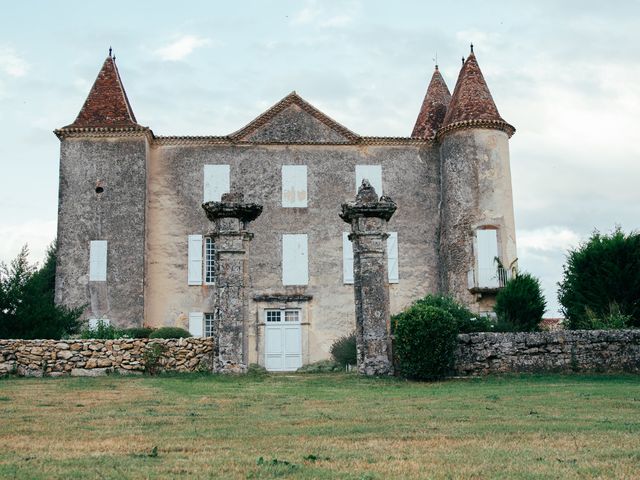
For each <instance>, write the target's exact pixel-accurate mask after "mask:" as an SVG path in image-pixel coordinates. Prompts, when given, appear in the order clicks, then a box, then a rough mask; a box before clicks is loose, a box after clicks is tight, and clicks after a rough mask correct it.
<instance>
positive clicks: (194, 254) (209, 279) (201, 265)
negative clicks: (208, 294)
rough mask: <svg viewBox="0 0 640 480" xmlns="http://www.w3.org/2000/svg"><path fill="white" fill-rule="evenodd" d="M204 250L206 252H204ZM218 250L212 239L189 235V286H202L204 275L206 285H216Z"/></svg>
mask: <svg viewBox="0 0 640 480" xmlns="http://www.w3.org/2000/svg"><path fill="white" fill-rule="evenodd" d="M203 248H204V252H203ZM215 261H216V250H215V244H214V243H213V239H212V238H211V237H204V236H202V235H189V237H188V268H187V269H188V282H187V283H188V285H202V279H203V273H204V283H205V285H211V284H213V283H215V279H216V263H215Z"/></svg>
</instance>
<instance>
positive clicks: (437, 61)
mask: <svg viewBox="0 0 640 480" xmlns="http://www.w3.org/2000/svg"><path fill="white" fill-rule="evenodd" d="M436 70H438V52H436Z"/></svg>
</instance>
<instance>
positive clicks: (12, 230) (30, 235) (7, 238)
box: [0, 220, 57, 263]
mask: <svg viewBox="0 0 640 480" xmlns="http://www.w3.org/2000/svg"><path fill="white" fill-rule="evenodd" d="M56 226H57V222H56V221H55V220H48V221H30V222H24V223H18V224H8V223H5V224H2V225H0V238H2V242H0V261H2V262H5V263H9V262H10V261H11V260H13V259H14V258H15V257H16V255H17V254H18V252H20V249H21V248H22V246H23V245H24V244H25V243H27V244H28V246H29V252H30V255H29V261H30V262H32V263H33V262H39V263H41V262H42V261H43V260H44V255H45V252H46V250H47V247H48V246H49V245H50V244H51V242H52V241H53V239H54V238H55V237H56Z"/></svg>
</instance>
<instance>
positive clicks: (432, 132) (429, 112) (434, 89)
mask: <svg viewBox="0 0 640 480" xmlns="http://www.w3.org/2000/svg"><path fill="white" fill-rule="evenodd" d="M450 101H451V93H450V92H449V88H448V87H447V84H446V83H445V81H444V78H442V75H440V71H439V70H438V66H437V65H436V69H435V71H434V72H433V76H432V77H431V82H429V87H428V88H427V93H426V95H425V96H424V101H423V102H422V107H421V108H420V113H419V114H418V118H417V120H416V124H415V126H414V127H413V132H412V133H411V136H412V137H414V138H425V139H428V138H433V137H435V136H436V131H437V130H438V128H440V126H441V125H442V122H443V120H444V117H445V115H446V113H447V107H448V106H449V102H450Z"/></svg>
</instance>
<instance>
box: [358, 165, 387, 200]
mask: <svg viewBox="0 0 640 480" xmlns="http://www.w3.org/2000/svg"><path fill="white" fill-rule="evenodd" d="M363 179H367V180H369V183H370V184H371V186H372V187H373V188H374V189H375V190H376V194H377V195H378V197H380V196H382V165H356V193H358V189H359V188H360V185H362V180H363Z"/></svg>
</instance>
